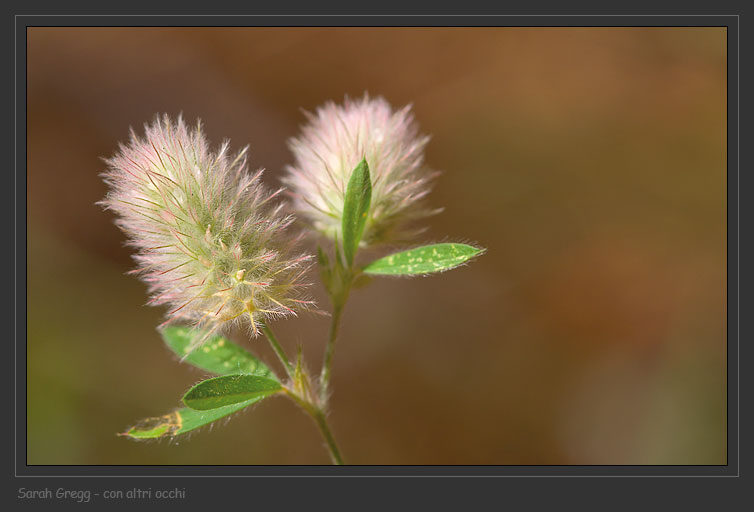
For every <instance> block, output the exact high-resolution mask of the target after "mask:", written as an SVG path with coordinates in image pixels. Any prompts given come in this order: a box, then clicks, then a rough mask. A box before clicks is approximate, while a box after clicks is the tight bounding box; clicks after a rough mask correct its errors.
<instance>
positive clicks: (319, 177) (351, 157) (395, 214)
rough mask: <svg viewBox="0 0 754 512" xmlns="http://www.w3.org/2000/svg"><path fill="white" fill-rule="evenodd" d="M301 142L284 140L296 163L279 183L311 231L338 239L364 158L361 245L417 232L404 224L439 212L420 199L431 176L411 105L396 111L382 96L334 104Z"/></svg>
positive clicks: (314, 118)
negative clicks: (367, 197) (365, 206)
mask: <svg viewBox="0 0 754 512" xmlns="http://www.w3.org/2000/svg"><path fill="white" fill-rule="evenodd" d="M306 115H307V118H308V120H309V123H308V124H307V125H306V126H304V127H303V128H302V130H301V134H300V135H299V136H298V137H295V138H292V139H290V141H289V147H290V149H291V151H292V152H293V156H294V159H295V162H294V164H293V165H290V166H288V167H287V175H286V177H285V178H284V182H285V184H286V185H288V186H289V188H290V189H291V192H292V195H293V197H294V202H293V206H294V208H295V209H296V211H297V212H298V213H299V214H300V215H301V216H302V217H303V218H304V219H305V220H307V221H308V222H309V223H310V224H311V225H312V227H313V228H314V229H316V230H318V231H320V232H321V233H323V234H324V235H325V236H328V237H330V238H339V239H342V234H341V223H342V221H341V218H342V215H343V203H344V196H345V191H346V186H347V185H348V180H349V178H350V176H351V173H352V172H353V170H354V168H355V167H356V165H357V164H358V163H359V162H360V161H361V159H362V158H366V161H367V164H368V165H369V171H370V175H371V179H372V201H371V207H370V211H369V216H368V219H367V223H366V226H365V229H364V234H363V237H362V243H363V244H365V245H370V244H374V243H378V242H382V241H386V240H390V239H395V238H398V237H401V238H405V237H407V236H409V235H412V234H415V231H413V232H411V231H405V230H404V229H403V228H404V225H405V223H406V222H408V221H412V220H415V219H418V218H421V217H425V216H427V215H431V214H433V213H436V212H437V211H438V210H428V209H426V208H425V207H424V205H423V204H422V201H421V199H422V198H423V197H424V196H425V195H426V194H427V193H428V192H429V189H430V186H429V185H430V181H431V179H432V178H433V177H434V176H435V174H436V173H432V172H430V171H428V170H427V168H426V167H425V166H424V147H425V146H426V144H427V142H428V140H429V137H427V136H423V135H419V134H418V128H417V126H416V123H415V122H414V117H413V114H412V113H411V106H410V105H409V106H406V107H404V108H402V109H401V110H398V111H393V110H392V108H391V107H390V105H389V104H388V102H387V101H385V100H384V99H383V98H376V99H373V100H371V99H369V96H368V95H364V97H363V98H362V99H360V100H356V101H351V100H349V99H348V98H346V100H345V103H344V104H343V105H342V106H341V105H336V104H334V103H333V102H328V103H326V104H325V105H324V106H322V107H320V108H319V109H317V112H316V113H315V114H310V113H307V114H306Z"/></svg>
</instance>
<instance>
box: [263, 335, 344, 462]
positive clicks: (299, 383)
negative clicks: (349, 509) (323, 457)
mask: <svg viewBox="0 0 754 512" xmlns="http://www.w3.org/2000/svg"><path fill="white" fill-rule="evenodd" d="M262 332H264V335H265V336H266V337H267V339H268V340H269V342H270V345H271V346H272V349H273V350H274V351H275V354H277V356H278V358H279V359H280V362H281V363H283V366H285V371H286V372H288V377H290V379H291V384H292V385H294V386H296V387H297V388H298V389H300V390H301V392H302V393H303V395H305V396H304V397H301V396H300V395H299V394H298V393H297V392H296V391H294V390H291V389H289V388H288V387H287V386H283V390H284V391H285V394H286V395H288V397H290V398H291V399H292V400H293V401H294V402H296V403H297V404H298V405H299V406H301V408H302V409H303V410H304V411H306V412H307V414H309V416H311V417H312V419H313V420H314V422H315V423H316V424H317V428H319V431H320V433H321V434H322V437H323V438H324V439H325V442H326V443H327V449H328V450H329V451H330V457H331V458H332V460H333V464H337V465H342V464H343V458H342V457H341V455H340V450H338V445H337V443H336V442H335V437H334V436H333V434H332V431H331V430H330V426H329V425H328V424H327V417H326V416H325V413H324V411H323V410H322V407H321V406H320V405H319V404H317V403H315V402H316V399H314V398H313V397H312V396H311V394H310V393H309V391H308V389H309V387H308V379H309V377H308V376H307V375H306V373H305V372H304V373H301V372H298V373H297V372H296V371H295V370H294V368H293V366H292V365H291V363H290V361H289V359H288V356H287V355H286V353H285V350H284V349H283V347H282V345H280V342H279V341H278V339H277V337H276V336H275V333H274V332H272V329H271V328H270V327H269V326H267V324H263V325H262ZM297 377H298V380H297Z"/></svg>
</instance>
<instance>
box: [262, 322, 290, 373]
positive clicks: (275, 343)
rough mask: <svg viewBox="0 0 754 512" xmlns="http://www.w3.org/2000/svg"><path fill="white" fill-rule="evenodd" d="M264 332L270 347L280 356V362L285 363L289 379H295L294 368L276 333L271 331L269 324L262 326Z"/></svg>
mask: <svg viewBox="0 0 754 512" xmlns="http://www.w3.org/2000/svg"><path fill="white" fill-rule="evenodd" d="M262 332H263V333H264V335H265V336H266V337H267V340H269V342H270V345H271V346H272V350H274V351H275V354H276V355H277V356H278V359H280V362H281V363H283V366H284V367H285V371H286V373H288V377H290V378H291V379H293V366H292V365H291V362H290V361H289V359H288V356H287V355H286V354H285V350H283V347H282V346H281V345H280V343H279V342H278V339H277V337H275V333H274V332H272V329H270V327H269V326H268V325H267V324H262Z"/></svg>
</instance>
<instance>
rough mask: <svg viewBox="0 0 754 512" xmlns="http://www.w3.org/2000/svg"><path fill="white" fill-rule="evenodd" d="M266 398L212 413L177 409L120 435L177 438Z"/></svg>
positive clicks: (185, 408)
mask: <svg viewBox="0 0 754 512" xmlns="http://www.w3.org/2000/svg"><path fill="white" fill-rule="evenodd" d="M262 398H264V397H258V398H254V399H251V400H247V401H246V402H241V403H239V404H234V405H228V406H225V407H219V408H217V409H212V410H211V411H195V410H194V409H189V408H188V407H184V408H182V409H177V410H175V411H173V412H172V413H170V414H166V415H165V416H158V417H156V418H147V419H145V420H142V421H140V422H139V423H137V424H136V425H134V426H133V427H131V428H129V429H128V430H127V431H126V432H124V433H122V434H120V435H122V436H127V437H130V438H131V439H160V438H166V437H175V436H178V435H181V434H185V433H187V432H191V431H192V430H195V429H197V428H199V427H203V426H204V425H207V424H209V423H212V422H213V421H216V420H219V419H220V418H223V417H225V416H228V415H229V414H233V413H234V412H236V411H240V410H241V409H243V408H244V407H248V406H249V405H251V404H253V403H255V402H258V401H260V400H262Z"/></svg>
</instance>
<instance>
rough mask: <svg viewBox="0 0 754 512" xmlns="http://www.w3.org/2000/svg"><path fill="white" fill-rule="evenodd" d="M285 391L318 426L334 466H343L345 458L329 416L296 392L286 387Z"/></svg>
mask: <svg viewBox="0 0 754 512" xmlns="http://www.w3.org/2000/svg"><path fill="white" fill-rule="evenodd" d="M283 390H284V391H285V393H286V394H287V395H288V396H289V397H290V398H291V399H292V400H293V401H294V402H296V403H297V404H298V405H299V406H300V407H301V408H302V409H303V410H304V411H306V413H307V414H308V415H309V416H311V417H312V419H313V420H314V423H316V424H317V428H318V429H319V432H320V434H322V437H323V438H324V440H325V442H326V443H327V449H328V450H329V451H330V458H331V459H332V461H333V464H335V465H338V466H341V465H343V457H342V456H341V455H340V450H339V449H338V444H337V443H336V442H335V436H333V434H332V430H330V426H329V425H328V424H327V416H325V413H324V411H322V409H321V408H320V407H318V406H316V405H314V404H313V403H311V402H308V401H306V400H304V399H303V398H301V397H300V396H299V395H297V394H296V393H295V392H294V391H292V390H290V389H288V388H285V387H284V388H283Z"/></svg>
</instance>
